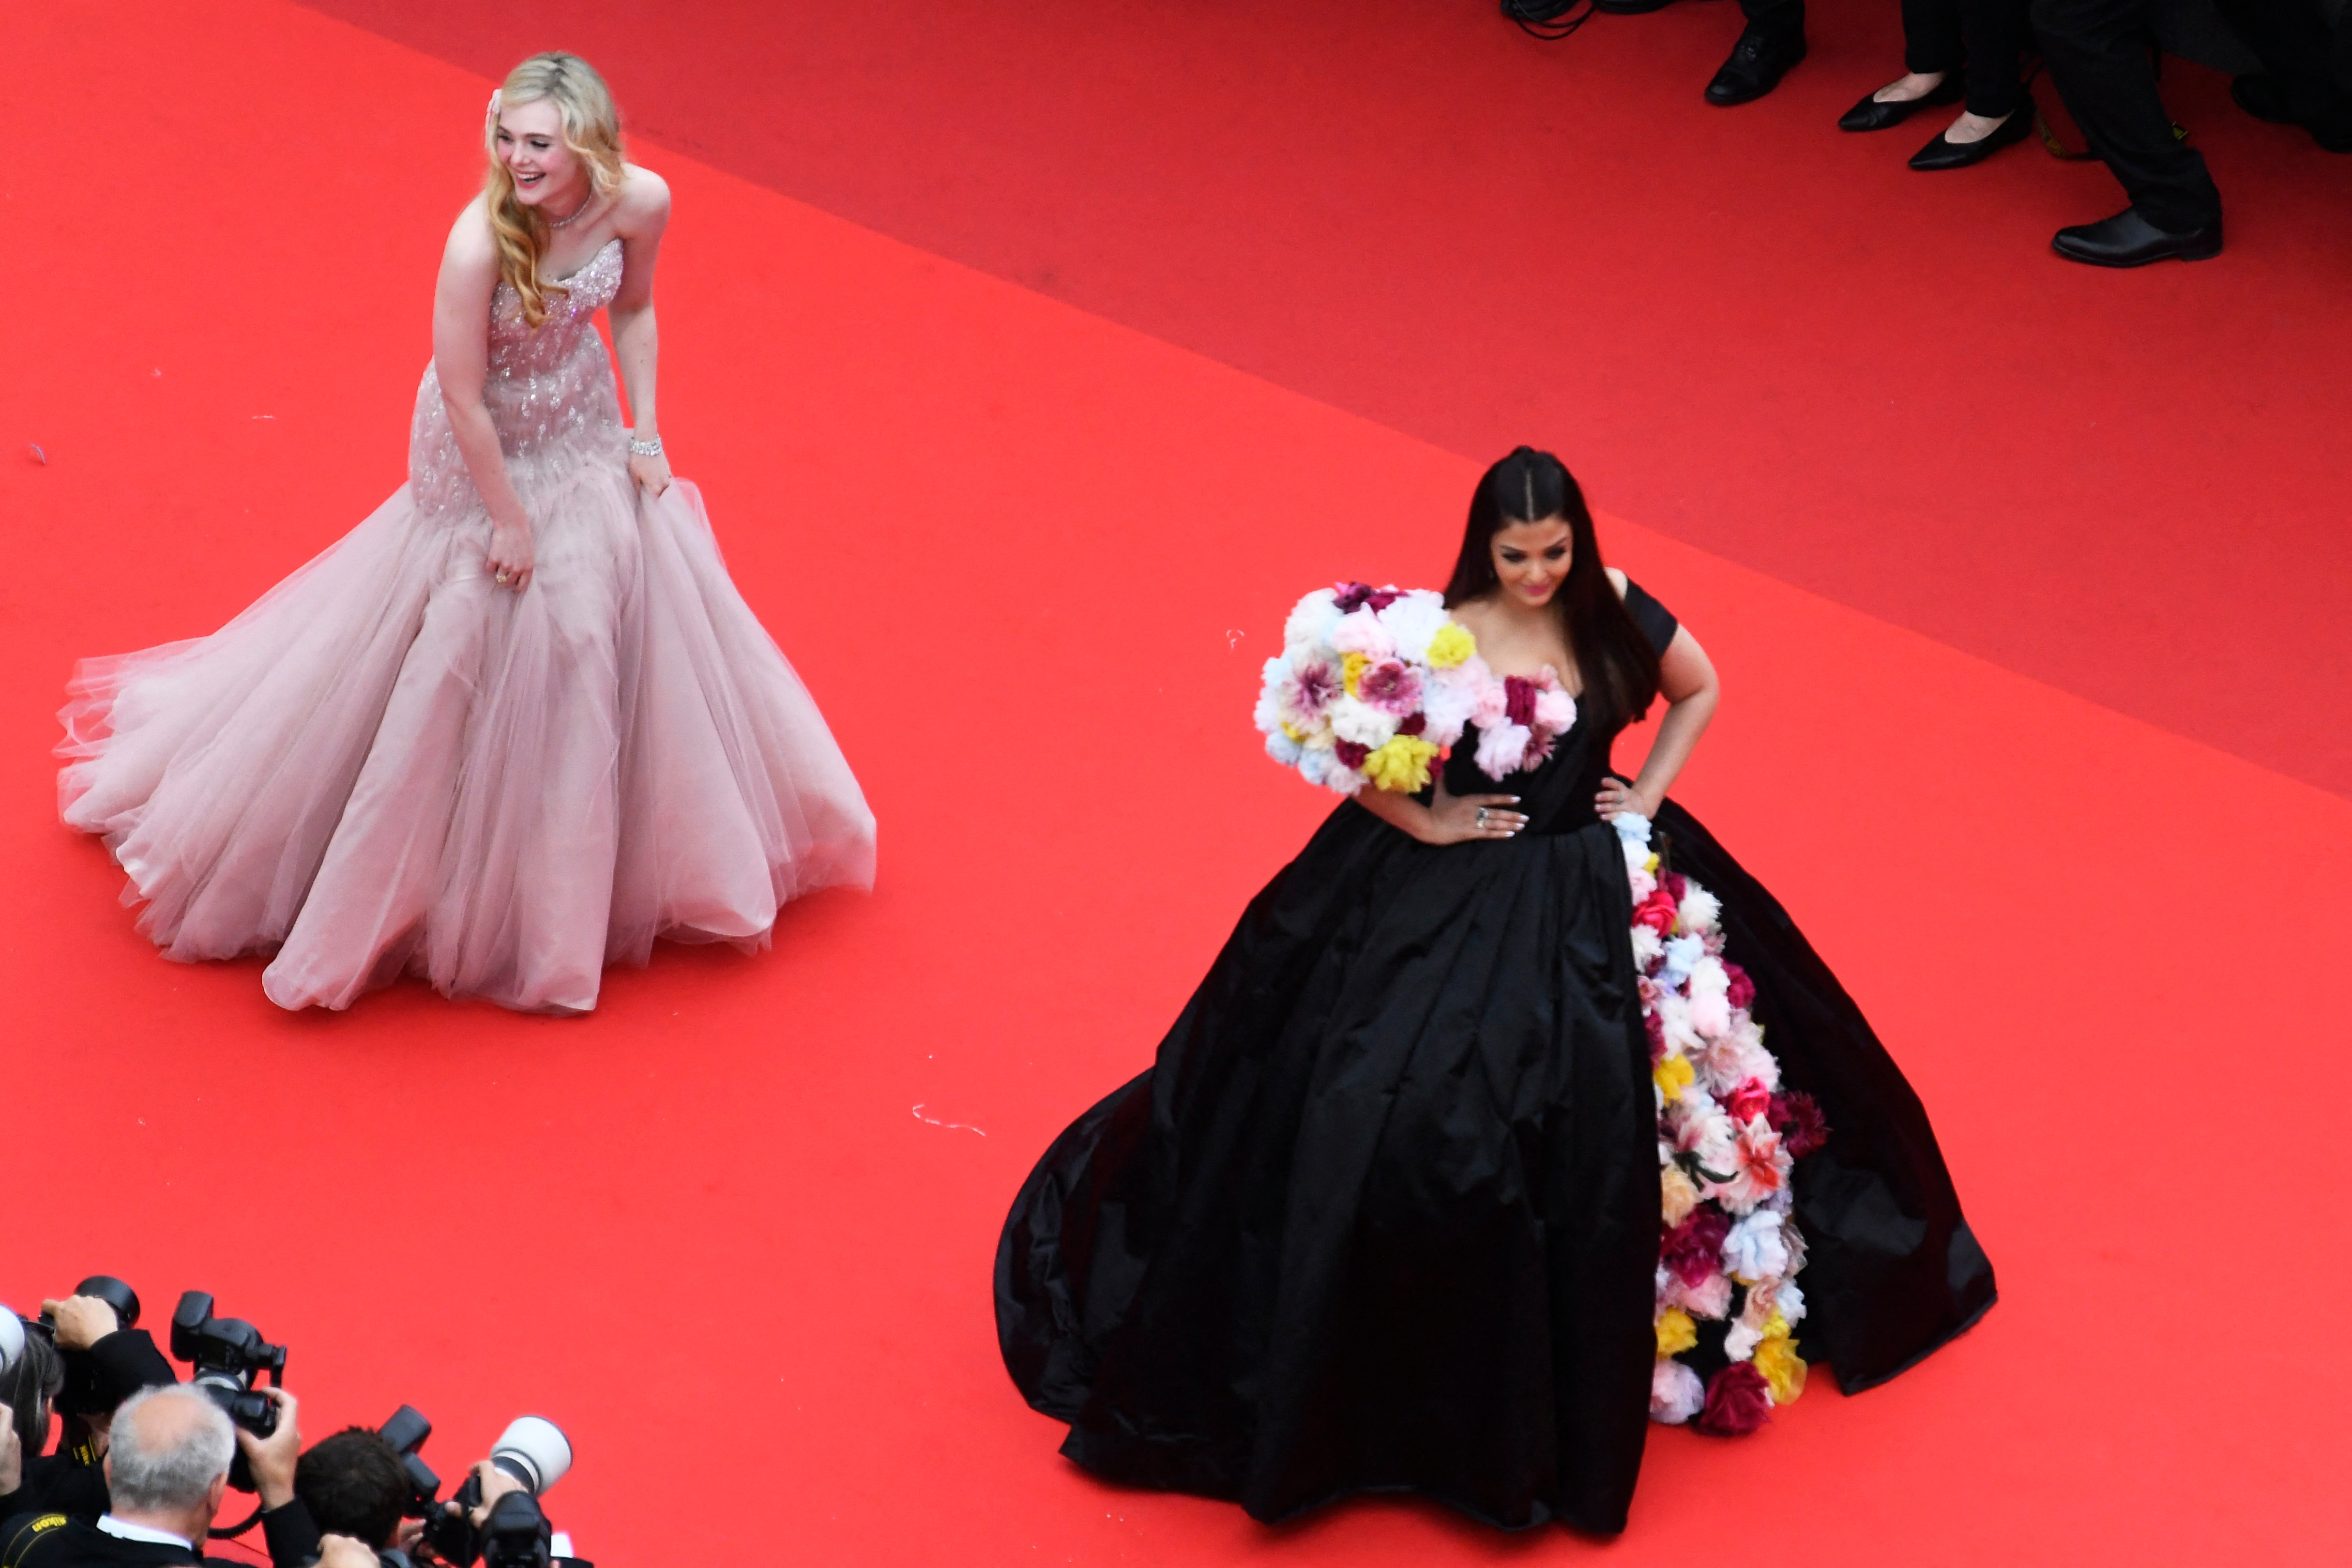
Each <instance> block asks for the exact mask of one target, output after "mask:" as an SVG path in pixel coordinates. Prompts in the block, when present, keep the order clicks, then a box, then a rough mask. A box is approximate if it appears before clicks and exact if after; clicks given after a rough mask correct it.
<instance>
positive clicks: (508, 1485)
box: [474, 1459, 523, 1528]
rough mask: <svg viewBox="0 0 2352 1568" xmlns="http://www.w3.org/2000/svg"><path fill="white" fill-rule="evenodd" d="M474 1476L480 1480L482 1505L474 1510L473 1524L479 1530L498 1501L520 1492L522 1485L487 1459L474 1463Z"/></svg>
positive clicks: (486, 1521) (487, 1520)
mask: <svg viewBox="0 0 2352 1568" xmlns="http://www.w3.org/2000/svg"><path fill="white" fill-rule="evenodd" d="M474 1474H475V1475H476V1476H477V1477H478V1478H480V1480H481V1483H482V1503H481V1506H480V1507H479V1508H477V1509H476V1510H474V1524H475V1526H476V1527H477V1528H479V1527H480V1526H482V1525H484V1524H487V1523H488V1522H489V1518H490V1510H491V1508H492V1507H493V1506H495V1505H496V1504H497V1502H498V1500H499V1499H500V1498H502V1497H504V1496H506V1495H507V1493H509V1492H519V1491H520V1490H522V1489H523V1485H522V1483H521V1482H520V1481H519V1480H517V1479H514V1478H513V1477H512V1476H510V1475H509V1474H507V1473H506V1472H505V1471H504V1470H502V1469H500V1468H498V1466H496V1465H494V1464H492V1463H491V1462H490V1461H489V1460H488V1459H482V1460H478V1461H477V1462H476V1463H475V1466H474Z"/></svg>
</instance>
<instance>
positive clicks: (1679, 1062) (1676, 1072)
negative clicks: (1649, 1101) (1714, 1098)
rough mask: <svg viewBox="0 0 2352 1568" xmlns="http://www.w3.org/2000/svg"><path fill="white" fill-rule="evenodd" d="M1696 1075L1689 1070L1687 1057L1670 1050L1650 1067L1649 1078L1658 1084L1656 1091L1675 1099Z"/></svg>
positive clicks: (1669, 1098)
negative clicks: (1655, 1064)
mask: <svg viewBox="0 0 2352 1568" xmlns="http://www.w3.org/2000/svg"><path fill="white" fill-rule="evenodd" d="M1697 1076H1698V1075H1697V1074H1696V1073H1695V1072H1693V1071H1691V1065H1690V1060H1689V1058H1685V1057H1679V1056H1676V1055H1675V1053H1674V1052H1672V1051H1668V1052H1667V1053H1666V1054H1665V1056H1664V1057H1663V1058H1660V1059H1659V1062H1658V1065H1657V1066H1656V1067H1654V1068H1651V1069H1650V1080H1651V1081H1652V1082H1653V1083H1655V1084H1656V1085H1657V1086H1658V1092H1659V1093H1660V1094H1663V1095H1664V1096H1665V1097H1666V1098H1667V1099H1668V1100H1673V1099H1675V1097H1676V1096H1677V1095H1679V1094H1681V1093H1682V1091H1683V1090H1685V1089H1688V1088H1689V1087H1690V1086H1691V1081H1692V1080H1693V1079H1696V1077H1697Z"/></svg>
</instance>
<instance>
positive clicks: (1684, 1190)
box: [1658, 1165, 1698, 1228]
mask: <svg viewBox="0 0 2352 1568" xmlns="http://www.w3.org/2000/svg"><path fill="white" fill-rule="evenodd" d="M1658 1197H1659V1200H1660V1202H1659V1205H1658V1206H1659V1212H1660V1217H1662V1218H1663V1219H1664V1221H1665V1222H1666V1225H1667V1226H1668V1227H1669V1228H1671V1227H1673V1226H1678V1225H1680V1224H1682V1223H1683V1221H1684V1220H1685V1219H1687V1218H1688V1217H1690V1212H1691V1210H1693V1209H1695V1208H1696V1207H1698V1184H1697V1183H1696V1182H1694V1181H1692V1180H1691V1179H1690V1178H1689V1177H1688V1176H1686V1175H1685V1174H1683V1168H1682V1167H1681V1166H1680V1165H1668V1166H1667V1167H1666V1168H1665V1169H1664V1170H1663V1171H1660V1172H1659V1173H1658Z"/></svg>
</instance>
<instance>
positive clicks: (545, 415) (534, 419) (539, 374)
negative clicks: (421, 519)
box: [408, 239, 628, 522]
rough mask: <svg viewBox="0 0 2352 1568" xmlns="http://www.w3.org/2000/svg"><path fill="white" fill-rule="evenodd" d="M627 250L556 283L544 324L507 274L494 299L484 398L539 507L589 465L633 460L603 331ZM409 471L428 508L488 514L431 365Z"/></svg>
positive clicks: (518, 482) (519, 481) (604, 255)
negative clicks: (529, 312)
mask: <svg viewBox="0 0 2352 1568" xmlns="http://www.w3.org/2000/svg"><path fill="white" fill-rule="evenodd" d="M622 255H623V253H622V249H621V242H620V241H619V240H617V239H613V240H607V241H606V242H605V243H604V247H603V248H602V249H600V250H598V251H597V252H596V254H595V255H593V256H592V257H590V258H588V260H587V263H586V264H585V265H584V266H583V267H582V268H580V270H578V271H577V272H574V273H572V275H571V276H570V277H569V278H566V279H562V280H560V283H559V284H558V285H557V286H556V287H555V288H551V289H548V291H547V296H546V299H547V318H546V320H545V321H541V323H540V324H539V325H538V326H536V327H533V326H531V325H530V323H529V322H527V321H524V320H523V313H522V299H521V297H520V295H518V294H517V293H516V292H515V290H514V289H513V288H512V287H510V286H509V284H507V283H506V282H504V281H503V280H501V281H500V282H499V286H498V289H497V290H496V291H495V292H494V293H493V294H492V295H491V297H490V320H489V363H488V374H487V375H486V376H485V378H484V380H483V384H482V401H483V402H484V403H485V404H487V405H488V407H489V411H490V422H491V424H492V425H493V426H495V427H496V428H497V430H498V433H499V449H500V450H501V451H502V452H503V453H504V454H505V455H506V462H507V474H508V477H509V479H511V480H512V481H513V482H514V486H515V489H516V491H517V493H518V494H520V496H521V497H522V499H523V501H524V504H525V505H526V506H527V507H530V508H531V509H532V510H538V507H537V505H536V504H535V503H538V502H541V501H543V500H546V499H547V498H548V497H549V496H550V495H551V493H552V492H553V491H554V490H555V489H558V488H560V487H561V486H562V485H563V484H564V483H565V482H567V480H569V479H573V478H576V477H578V476H579V475H580V474H581V473H583V470H586V469H589V468H613V469H625V468H627V466H628V437H627V435H626V433H625V431H624V429H623V427H622V425H621V405H620V397H619V395H618V393H617V391H616V389H615V387H614V379H613V361H612V356H611V355H610V354H609V353H606V352H605V349H604V339H603V338H602V337H601V336H599V335H598V333H597V331H596V312H597V311H599V310H603V309H604V307H605V306H607V305H609V304H611V303H612V302H613V297H614V295H615V294H617V293H619V292H620V288H621V272H622ZM558 289H561V290H562V291H561V292H559V291H558ZM408 478H409V484H410V486H411V488H412V489H413V490H414V492H415V498H416V501H417V505H418V508H419V510H422V511H424V512H425V513H426V514H427V515H430V516H433V517H436V518H437V519H440V520H443V521H452V522H455V521H467V520H473V521H484V522H486V521H487V514H486V513H485V511H484V510H483V507H482V501H481V497H480V495H479V493H478V491H476V489H474V481H473V476H472V475H471V474H470V473H469V472H467V468H466V462H465V458H464V457H463V456H462V455H461V454H460V453H459V452H458V450H457V438H456V437H455V436H453V435H452V434H451V432H450V429H449V416H448V412H447V410H446V408H445V407H444V406H443V405H442V401H441V382H440V377H439V376H438V374H436V372H435V371H434V369H433V368H432V367H431V366H427V367H426V368H425V381H424V384H423V385H421V386H420V387H418V388H417V394H416V416H415V422H414V424H413V425H412V426H411V427H410V435H409V459H408Z"/></svg>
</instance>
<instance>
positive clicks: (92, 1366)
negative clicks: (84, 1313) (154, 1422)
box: [58, 1329, 180, 1415]
mask: <svg viewBox="0 0 2352 1568" xmlns="http://www.w3.org/2000/svg"><path fill="white" fill-rule="evenodd" d="M58 1359H59V1360H61V1361H63V1362H64V1363H65V1370H66V1386H65V1389H64V1391H63V1392H62V1393H60V1394H59V1395H58V1409H59V1410H61V1411H68V1412H72V1411H83V1412H88V1413H89V1414H91V1415H97V1414H99V1413H100V1412H110V1411H112V1410H113V1409H114V1407H115V1406H116V1405H120V1404H121V1403H122V1402H123V1401H124V1400H126V1399H128V1398H130V1397H131V1395H132V1394H136V1393H138V1392H139V1391H140V1390H141V1389H142V1388H160V1387H162V1386H163V1384H168V1383H177V1382H179V1381H180V1380H179V1378H178V1376H177V1375H175V1374H174V1373H173V1371H172V1363H170V1362H168V1361H165V1360H164V1359H163V1352H162V1351H159V1350H157V1349H156V1348H155V1342H154V1340H153V1339H152V1338H151V1337H150V1336H149V1334H148V1332H147V1331H146V1330H144V1329H118V1330H116V1331H114V1332H112V1333H110V1334H109V1335H107V1336H106V1337H105V1338H104V1339H102V1340H100V1341H99V1342H97V1343H96V1344H94V1345H92V1346H90V1347H89V1349H88V1350H86V1351H61V1352H58Z"/></svg>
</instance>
